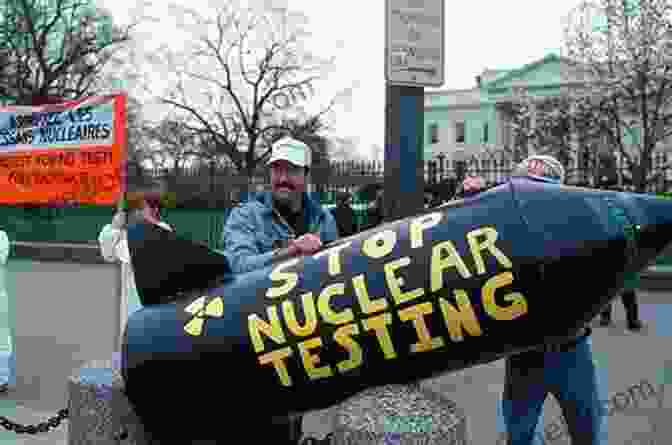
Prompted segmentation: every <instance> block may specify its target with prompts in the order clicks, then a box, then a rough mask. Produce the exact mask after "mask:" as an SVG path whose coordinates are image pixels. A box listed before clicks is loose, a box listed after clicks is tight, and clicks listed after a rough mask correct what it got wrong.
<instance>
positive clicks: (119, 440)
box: [68, 353, 151, 445]
mask: <svg viewBox="0 0 672 445" xmlns="http://www.w3.org/2000/svg"><path fill="white" fill-rule="evenodd" d="M120 369H121V354H119V353H115V354H114V356H113V358H112V359H111V360H93V361H90V362H87V363H86V364H84V366H82V367H81V368H79V369H78V370H77V372H75V373H74V374H73V375H72V376H71V377H70V378H69V380H68V396H69V397H68V398H69V402H68V411H69V421H68V445H94V444H95V445H120V444H123V445H150V444H151V439H150V438H149V436H148V435H147V434H146V432H145V430H144V428H143V426H142V423H141V422H140V419H138V417H137V416H136V414H135V412H134V411H133V408H132V407H131V404H130V402H129V401H128V399H127V398H126V396H125V395H124V393H123V390H124V381H123V378H122V377H121V372H120Z"/></svg>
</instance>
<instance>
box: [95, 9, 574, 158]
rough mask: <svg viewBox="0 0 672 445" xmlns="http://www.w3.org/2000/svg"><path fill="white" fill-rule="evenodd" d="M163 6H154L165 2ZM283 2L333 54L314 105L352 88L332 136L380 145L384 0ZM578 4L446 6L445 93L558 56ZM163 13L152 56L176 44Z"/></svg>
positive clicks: (118, 13) (121, 14)
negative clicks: (483, 75)
mask: <svg viewBox="0 0 672 445" xmlns="http://www.w3.org/2000/svg"><path fill="white" fill-rule="evenodd" d="M97 1H98V4H99V5H101V6H103V7H105V8H108V9H109V10H111V11H112V13H113V14H114V16H115V18H117V20H119V21H121V22H124V21H126V20H128V16H129V14H128V12H127V11H128V10H129V9H131V8H133V6H134V5H135V4H136V0H97ZM164 1H165V0H155V3H156V4H158V5H163V3H164ZM221 1H222V0H218V1H217V2H216V3H218V2H221ZM277 1H279V0H276V3H277ZM427 1H431V0H427ZM166 3H167V2H166ZM187 3H188V5H189V6H191V7H197V6H199V5H203V6H204V7H206V8H207V7H208V6H207V4H208V0H189V2H187ZM216 3H213V4H216ZM285 3H286V4H287V5H288V6H289V7H290V8H291V9H293V10H300V11H302V12H303V13H304V14H305V15H306V16H307V17H308V19H309V29H310V30H311V32H312V36H311V37H310V39H309V40H308V42H307V44H308V45H309V49H310V50H311V51H313V52H315V53H317V54H321V55H325V56H335V57H336V64H337V66H336V70H335V71H334V73H333V74H331V75H330V76H329V78H328V79H327V81H326V82H324V83H322V84H320V86H319V89H318V90H317V91H316V93H317V95H316V96H315V101H316V102H320V103H326V102H327V101H328V100H329V98H330V97H331V95H332V94H333V93H334V92H336V91H338V90H339V89H342V88H346V87H348V86H350V85H355V86H356V88H355V89H354V90H353V94H352V101H351V103H344V104H341V106H340V107H339V108H338V109H337V110H336V112H335V117H336V118H335V120H334V126H335V130H336V133H337V135H338V136H341V137H353V138H358V142H359V146H360V147H361V151H363V152H365V153H368V152H369V151H370V147H371V146H372V145H374V144H375V145H379V146H381V147H382V146H383V144H384V114H383V113H384V100H385V96H384V81H385V78H384V45H385V32H384V23H385V21H384V14H385V2H384V0H338V1H325V0H285ZM578 3H579V2H578V0H553V1H538V0H511V1H508V2H498V1H493V0H469V1H446V6H445V9H446V15H445V30H446V36H445V37H446V39H445V60H446V66H445V73H446V76H445V84H444V85H443V87H442V88H444V89H461V88H472V87H473V86H474V83H475V80H474V77H475V76H476V75H477V74H479V73H480V72H482V71H483V69H486V68H487V69H506V68H515V67H517V66H520V65H523V64H526V63H529V62H532V61H534V60H537V59H539V58H542V57H544V56H545V55H546V54H548V53H549V52H558V51H559V49H560V47H561V44H562V29H563V23H564V20H563V19H564V17H565V16H566V15H567V14H568V13H569V11H571V9H572V8H573V7H575V6H576V5H577V4H578ZM167 11H168V10H167V8H166V7H165V6H156V7H153V8H151V10H150V15H152V16H155V17H160V18H161V20H160V21H159V22H158V23H155V24H152V25H147V26H145V27H144V28H143V29H142V30H143V31H148V32H149V33H150V34H148V36H149V35H151V39H152V40H151V41H147V42H146V43H145V46H146V47H147V48H148V49H149V50H150V51H151V48H153V47H156V46H158V45H160V44H161V43H169V44H170V45H179V44H180V40H181V38H180V37H179V34H178V33H177V32H176V30H175V25H174V18H173V17H172V16H171V15H170V14H169V13H168V12H167ZM157 76H158V77H161V74H160V73H157ZM427 90H430V89H427Z"/></svg>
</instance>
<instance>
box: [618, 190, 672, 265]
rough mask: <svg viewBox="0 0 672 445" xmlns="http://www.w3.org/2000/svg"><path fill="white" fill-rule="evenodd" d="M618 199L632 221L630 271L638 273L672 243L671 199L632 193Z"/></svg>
mask: <svg viewBox="0 0 672 445" xmlns="http://www.w3.org/2000/svg"><path fill="white" fill-rule="evenodd" d="M620 195H621V196H620V198H621V200H622V201H623V203H624V204H625V206H626V208H629V209H630V210H631V212H632V217H633V220H634V221H633V222H634V224H633V231H632V232H633V233H632V235H633V236H634V238H635V242H636V252H635V253H634V258H633V260H632V263H633V264H632V267H633V268H635V269H637V270H641V269H643V268H644V267H646V266H647V265H649V264H650V263H652V262H653V261H654V260H655V259H656V257H658V256H659V255H660V254H661V252H662V251H663V250H664V249H665V248H666V247H667V246H668V245H669V244H670V243H672V199H669V198H660V197H657V196H652V195H644V194H635V193H621V194H620Z"/></svg>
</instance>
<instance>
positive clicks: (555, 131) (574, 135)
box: [508, 91, 601, 180]
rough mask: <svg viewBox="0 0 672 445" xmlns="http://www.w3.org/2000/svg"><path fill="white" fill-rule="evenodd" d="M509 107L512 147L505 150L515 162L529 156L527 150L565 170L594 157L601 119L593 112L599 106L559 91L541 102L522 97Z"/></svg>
mask: <svg viewBox="0 0 672 445" xmlns="http://www.w3.org/2000/svg"><path fill="white" fill-rule="evenodd" d="M511 106H512V109H513V113H512V121H511V127H512V135H513V144H512V146H511V147H508V150H509V151H510V154H511V155H512V158H513V160H514V161H516V162H518V161H521V160H522V159H523V158H524V157H525V156H527V155H529V154H530V153H529V151H528V147H532V148H533V150H534V152H535V153H538V154H547V155H551V156H554V157H555V158H557V159H558V160H559V161H560V162H562V164H563V165H564V166H565V167H567V166H569V165H570V164H571V162H572V160H573V159H576V160H579V163H581V162H582V160H583V159H593V158H594V151H595V150H594V147H595V144H596V142H597V141H599V138H600V135H601V129H600V128H601V122H600V116H599V114H595V113H594V111H595V110H596V107H598V106H599V104H597V103H595V102H594V101H587V100H585V98H580V97H574V96H572V95H571V94H567V93H566V92H565V91H562V92H561V93H560V95H558V96H550V97H545V98H541V99H539V98H534V97H530V96H523V97H521V99H520V100H519V101H518V102H516V103H513V104H512V105H511ZM583 167H584V168H586V166H585V165H584V166H583ZM582 179H583V180H585V179H586V178H582Z"/></svg>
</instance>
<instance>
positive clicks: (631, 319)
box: [621, 290, 644, 331]
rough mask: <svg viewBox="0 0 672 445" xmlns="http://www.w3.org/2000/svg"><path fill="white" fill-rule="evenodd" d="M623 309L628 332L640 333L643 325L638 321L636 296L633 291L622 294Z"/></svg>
mask: <svg viewBox="0 0 672 445" xmlns="http://www.w3.org/2000/svg"><path fill="white" fill-rule="evenodd" d="M621 298H622V300H623V307H624V308H625V315H626V318H627V320H628V330H630V331H641V330H642V328H643V327H644V324H643V323H642V322H641V320H640V319H639V306H638V305H637V294H635V291H634V290H629V291H626V292H623V295H622V297H621Z"/></svg>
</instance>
